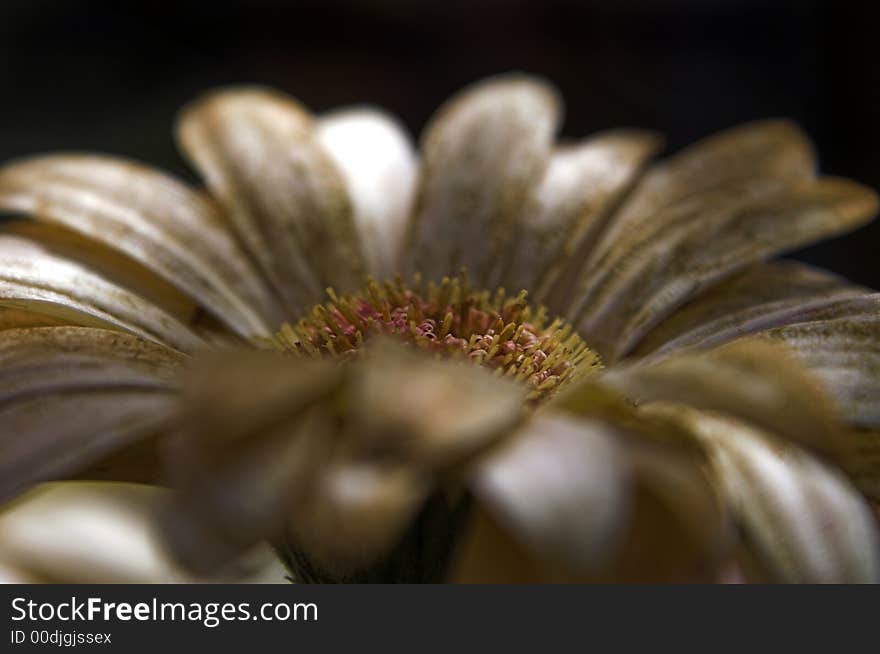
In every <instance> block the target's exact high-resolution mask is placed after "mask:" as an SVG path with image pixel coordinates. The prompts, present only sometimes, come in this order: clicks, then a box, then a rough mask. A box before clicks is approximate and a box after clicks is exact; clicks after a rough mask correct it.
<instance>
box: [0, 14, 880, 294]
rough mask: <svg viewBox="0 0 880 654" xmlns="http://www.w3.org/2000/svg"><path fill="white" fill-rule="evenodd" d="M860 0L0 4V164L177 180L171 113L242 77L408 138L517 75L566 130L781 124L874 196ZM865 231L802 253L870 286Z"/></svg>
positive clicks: (878, 143) (879, 170)
mask: <svg viewBox="0 0 880 654" xmlns="http://www.w3.org/2000/svg"><path fill="white" fill-rule="evenodd" d="M876 4H877V3H868V2H864V3H848V2H818V1H813V2H811V1H809V0H802V1H800V2H792V3H788V2H765V1H760V0H741V1H738V2H737V1H734V0H654V1H644V0H643V1H641V2H638V1H636V0H616V1H614V2H594V1H581V2H578V1H576V0H544V1H537V0H536V1H534V2H528V1H525V0H520V1H517V0H471V1H470V2H467V1H465V0H447V1H446V2H409V1H406V0H349V1H347V2H343V1H341V0H304V1H300V2H282V1H281V0H256V1H251V2H221V1H216V2H206V1H203V2H189V1H186V0H180V1H178V2H176V3H167V4H166V3H151V4H140V3H134V2H121V1H118V0H117V1H113V2H111V1H109V0H108V1H104V2H64V1H55V0H0V89H2V99H0V160H6V159H9V158H13V157H18V156H22V155H26V154H30V153H34V152H40V151H45V150H71V149H74V150H97V151H105V152H112V153H118V154H124V155H127V156H131V157H135V158H137V159H141V160H145V161H148V162H150V163H153V164H155V165H158V166H161V167H164V168H168V169H171V170H172V171H174V172H176V173H178V174H181V175H185V176H187V177H189V178H192V173H191V172H190V171H188V170H187V168H186V167H185V165H184V164H183V162H182V160H181V159H180V157H179V155H178V154H177V152H176V151H175V148H174V145H173V143H172V140H171V136H170V127H171V124H172V121H173V119H174V115H175V112H176V110H177V108H178V107H179V106H180V105H181V104H182V103H184V102H186V101H187V100H189V99H191V98H192V97H193V96H195V95H197V94H198V93H199V92H200V91H203V90H205V89H206V88H208V87H211V86H215V85H221V84H230V83H236V82H258V83H264V84H270V85H273V86H277V87H279V88H281V89H284V90H285V91H288V92H289V93H292V94H293V95H295V96H296V97H298V98H299V99H300V100H301V101H303V102H304V103H305V104H306V105H308V106H309V107H311V108H312V109H314V110H317V111H321V110H326V109H329V108H332V107H335V106H337V105H342V104H351V103H357V102H364V101H369V102H372V103H376V104H379V105H381V106H384V107H385V108H387V109H389V110H391V111H392V112H394V113H396V114H397V115H399V116H400V117H402V119H403V120H404V122H405V123H406V124H407V125H408V126H409V128H410V129H411V130H412V131H413V132H414V133H418V131H419V130H420V129H421V127H422V126H423V125H424V123H425V121H426V119H427V118H428V117H429V115H430V113H431V111H432V110H433V109H434V108H435V107H436V106H437V104H438V103H439V102H441V101H442V100H443V99H444V98H446V97H447V96H448V95H449V94H450V93H452V92H454V91H455V90H456V89H458V88H459V87H461V86H462V85H464V84H466V83H468V82H471V81H473V80H475V79H478V78H480V77H483V76H485V75H488V74H492V73H497V72H502V71H505V70H511V69H518V70H526V71H531V72H535V73H540V74H543V75H545V76H547V77H549V78H551V79H552V80H554V81H555V82H556V84H557V85H558V86H559V87H560V89H561V90H562V92H563V95H564V96H565V99H566V103H567V113H566V123H565V126H564V130H563V134H564V135H565V136H568V137H580V136H583V135H586V134H588V133H590V132H593V131H595V130H598V129H602V128H607V127H615V126H623V125H632V126H641V127H650V128H654V129H658V130H660V131H662V132H664V133H665V134H666V135H667V136H668V144H669V148H670V149H676V148H679V147H681V146H683V145H685V144H687V143H689V142H691V141H693V140H694V139H696V138H699V137H701V136H704V135H706V134H708V133H710V132H713V131H715V130H718V129H721V128H724V127H728V126H730V125H733V124H735V123H738V122H741V121H745V120H749V119H754V118H760V117H767V116H789V117H792V118H794V119H795V120H797V121H798V122H799V123H800V124H801V125H803V126H804V127H805V128H806V129H807V131H808V132H809V133H810V134H811V135H812V137H813V138H814V140H815V141H816V143H817V145H818V148H819V152H820V156H821V167H822V170H823V171H824V172H826V173H830V174H836V175H845V176H847V177H851V178H854V179H856V180H859V181H861V182H863V183H866V184H868V185H870V186H872V187H874V188H880V125H878V120H880V52H878V47H877V45H876V40H875V39H876V34H877V31H878V19H880V10H878V9H877V8H874V7H875V6H876ZM878 243H880V223H878V224H875V225H872V226H869V227H867V228H864V229H862V230H860V231H858V232H856V233H854V234H851V235H849V236H845V237H843V238H840V239H836V240H834V241H831V242H826V243H824V244H822V245H820V246H816V247H813V248H810V249H809V250H806V251H804V252H802V253H800V254H799V255H798V256H799V258H802V259H806V260H808V261H811V262H814V263H817V264H819V265H823V266H826V267H829V268H832V269H835V270H837V271H839V272H841V273H843V274H845V275H847V276H849V277H851V278H852V279H854V280H857V281H860V282H863V283H867V284H870V285H872V286H875V287H880V261H878V260H877V256H876V252H877V249H878V248H877V245H878Z"/></svg>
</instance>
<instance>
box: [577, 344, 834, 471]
mask: <svg viewBox="0 0 880 654" xmlns="http://www.w3.org/2000/svg"><path fill="white" fill-rule="evenodd" d="M599 382H600V383H602V384H604V385H606V386H610V387H612V388H615V389H617V390H618V391H620V392H623V393H625V394H626V395H627V397H629V398H631V399H632V400H634V401H636V402H637V403H640V404H641V403H645V402H655V401H666V402H680V403H684V404H688V405H690V406H694V407H697V408H700V409H705V410H711V411H719V412H723V413H726V414H728V415H732V416H737V417H738V418H740V419H743V420H746V421H748V422H750V423H753V424H755V425H759V426H761V427H763V428H765V429H767V430H768V431H771V432H773V433H777V434H780V435H782V436H784V437H786V438H789V439H791V440H792V441H794V442H797V443H801V444H803V445H806V446H807V447H810V448H813V449H815V450H817V451H819V452H823V453H825V454H829V455H831V456H833V457H835V458H838V459H841V458H842V457H843V456H844V453H845V446H844V444H843V441H842V440H841V435H840V433H839V431H838V429H837V423H836V419H835V418H836V410H835V407H834V405H833V404H832V402H831V401H830V399H829V397H828V395H827V394H826V392H825V389H824V388H823V387H822V385H821V384H820V383H819V381H818V380H816V379H814V378H813V377H812V376H811V375H809V374H808V372H807V370H806V369H805V368H804V367H803V365H802V363H801V362H800V361H798V360H797V359H796V358H795V357H794V356H792V355H790V354H789V353H788V352H787V351H786V350H785V349H784V348H781V347H777V346H773V345H770V344H767V343H764V342H762V341H759V340H755V339H749V340H743V341H739V342H736V343H732V344H730V345H727V346H725V347H722V348H718V349H716V350H710V351H708V352H695V353H682V354H678V355H674V356H671V357H669V358H667V359H664V360H663V361H660V362H658V363H655V364H651V365H641V366H634V367H618V368H612V369H610V370H609V371H608V372H607V373H606V374H604V375H603V376H602V378H601V379H600V380H599ZM577 393H578V391H577V389H573V391H572V394H571V397H570V398H569V399H567V400H565V401H566V402H567V403H569V404H571V403H572V402H575V401H576V398H577Z"/></svg>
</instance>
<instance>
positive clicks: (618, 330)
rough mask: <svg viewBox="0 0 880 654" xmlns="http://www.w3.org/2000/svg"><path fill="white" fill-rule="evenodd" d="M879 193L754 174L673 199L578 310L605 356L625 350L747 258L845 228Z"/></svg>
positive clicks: (863, 217)
mask: <svg viewBox="0 0 880 654" xmlns="http://www.w3.org/2000/svg"><path fill="white" fill-rule="evenodd" d="M876 209H877V198H876V196H875V194H874V193H873V192H872V191H870V190H869V189H867V188H865V187H862V186H859V185H858V184H855V183H853V182H848V181H846V180H840V179H830V178H825V179H821V180H818V181H816V182H814V183H806V184H802V185H797V186H779V185H776V184H774V183H772V182H764V181H757V180H752V181H749V182H747V183H746V184H745V185H744V186H742V187H737V186H735V185H734V186H729V187H726V188H725V189H724V190H723V191H717V192H710V193H707V194H706V195H704V196H701V197H699V198H696V199H694V200H693V201H690V202H687V203H682V204H681V205H678V206H677V207H676V209H675V211H674V212H673V213H677V214H679V218H680V219H679V220H676V221H675V222H674V223H668V224H664V223H663V222H659V221H658V222H656V223H654V224H652V226H651V228H650V229H645V230H644V231H643V232H642V233H640V234H639V236H638V238H637V239H634V240H632V241H631V242H629V243H627V244H626V247H627V250H626V253H625V255H624V256H623V257H622V258H621V259H619V260H617V261H616V262H615V263H614V265H613V268H604V269H603V270H602V271H601V273H600V274H599V277H600V280H601V281H600V282H599V283H598V284H597V285H596V286H595V287H594V291H593V292H592V293H591V294H590V296H589V297H588V298H587V299H586V301H585V303H584V304H582V305H581V307H580V309H579V310H578V311H579V315H578V317H577V318H576V320H577V324H578V326H579V329H581V330H582V332H583V333H584V334H585V336H586V337H588V340H589V342H590V344H591V346H595V347H597V348H598V349H599V351H600V353H603V354H604V355H605V356H606V358H607V359H608V360H611V361H614V360H616V359H619V358H620V357H621V356H624V355H625V354H626V353H628V352H629V351H630V350H632V348H633V347H635V345H636V344H637V343H638V341H639V340H640V339H641V338H642V337H643V336H644V335H645V334H646V333H647V332H648V331H649V330H650V329H651V328H652V327H654V326H655V325H656V324H658V323H659V322H660V321H661V320H662V319H663V318H665V317H666V316H667V315H669V313H670V312H671V311H673V310H674V309H676V308H677V307H679V306H681V305H682V304H683V303H684V302H686V301H687V300H688V299H690V298H691V297H693V296H694V295H695V294H696V293H698V292H699V291H701V290H703V289H704V288H706V287H708V286H709V285H710V284H713V283H716V282H717V281H719V280H720V279H723V278H724V277H725V276H727V275H729V274H730V273H732V272H734V271H735V270H737V269H738V268H742V267H744V266H746V265H748V264H750V263H753V262H756V261H759V260H761V259H765V258H768V257H770V256H772V255H774V254H777V253H780V252H784V251H786V250H791V249H793V248H796V247H801V246H804V245H808V244H810V243H813V242H815V241H817V240H821V239H823V238H827V237H829V236H833V235H835V234H840V233H842V232H845V231H849V230H851V229H854V228H855V227H858V226H859V225H861V224H863V223H865V222H866V221H867V220H869V219H870V218H872V217H873V215H874V213H875V211H876Z"/></svg>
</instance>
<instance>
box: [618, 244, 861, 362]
mask: <svg viewBox="0 0 880 654" xmlns="http://www.w3.org/2000/svg"><path fill="white" fill-rule="evenodd" d="M865 292H866V289H864V288H862V287H859V286H856V285H854V284H852V283H850V282H848V281H847V280H845V279H843V278H842V277H839V276H837V275H834V274H832V273H829V272H826V271H824V270H820V269H818V268H813V267H812V266H807V265H804V264H801V263H796V262H794V261H773V262H769V263H760V264H758V265H755V266H753V267H751V268H749V269H748V270H746V271H744V272H742V273H740V274H737V275H734V276H733V277H731V278H730V279H728V280H725V281H724V282H721V283H720V284H718V285H716V286H713V287H711V288H709V289H708V290H707V291H706V292H704V293H702V294H700V295H699V296H697V297H696V298H694V299H693V300H691V301H690V302H688V303H687V304H686V305H685V306H683V307H682V308H681V309H679V310H678V311H675V312H674V313H673V314H672V315H671V316H669V318H667V319H666V320H664V321H663V322H662V323H660V324H659V325H657V327H655V328H654V329H652V330H651V331H650V332H649V333H648V334H647V335H646V336H645V338H644V339H642V341H641V342H640V343H639V345H638V347H637V348H636V349H635V350H634V351H633V352H632V353H631V354H630V357H631V358H634V359H642V358H651V359H658V358H663V357H665V356H668V355H669V354H670V353H672V352H675V351H677V350H679V349H683V348H688V347H695V346H698V347H707V346H715V345H720V344H723V343H725V342H727V341H730V340H733V339H735V338H739V337H741V336H746V335H749V334H752V333H754V332H756V331H761V330H763V329H767V328H769V327H771V326H778V325H783V324H786V323H787V322H797V321H799V320H800V319H799V316H803V315H806V314H807V313H809V312H814V311H820V310H823V309H825V308H827V307H832V306H835V305H839V304H840V303H841V302H840V301H841V300H844V299H845V298H852V297H855V296H858V295H863V294H864V293H865Z"/></svg>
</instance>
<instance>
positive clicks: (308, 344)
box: [275, 273, 602, 402]
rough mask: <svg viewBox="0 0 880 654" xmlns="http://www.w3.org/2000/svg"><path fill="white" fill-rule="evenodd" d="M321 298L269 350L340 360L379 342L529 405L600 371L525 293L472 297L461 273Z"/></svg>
mask: <svg viewBox="0 0 880 654" xmlns="http://www.w3.org/2000/svg"><path fill="white" fill-rule="evenodd" d="M327 295H328V302H326V303H324V304H318V305H316V306H315V307H313V308H312V310H311V311H310V312H309V313H308V314H307V315H306V316H305V317H304V318H302V319H301V320H300V321H299V322H298V323H296V324H295V325H291V324H288V323H285V324H284V325H283V326H282V328H281V330H280V331H279V332H278V334H277V335H276V337H275V343H276V345H278V346H280V347H281V348H282V349H284V350H285V351H288V352H291V353H293V354H296V355H300V356H310V357H318V356H321V357H327V356H329V357H340V358H348V357H352V356H355V355H356V354H357V353H358V351H359V350H361V349H362V347H363V345H364V343H366V342H367V341H369V340H370V338H372V337H374V336H378V335H383V334H384V335H388V336H391V337H394V338H397V339H400V340H402V341H403V342H405V343H407V344H410V345H413V346H415V347H419V348H422V349H424V350H427V351H429V352H434V353H436V354H438V355H442V356H449V357H462V358H465V359H468V360H470V361H472V362H474V363H476V364H478V365H481V366H484V367H486V368H490V369H492V370H494V371H496V374H498V375H501V376H504V377H508V378H511V379H514V380H517V381H520V382H523V383H526V384H528V385H529V386H530V387H531V391H530V394H529V399H530V400H532V401H536V402H537V401H541V400H544V399H547V398H548V397H550V396H551V395H552V394H553V393H555V392H556V391H557V390H558V389H559V388H560V386H561V385H563V384H565V383H566V382H570V381H571V380H573V379H576V378H578V377H580V376H582V375H584V374H587V373H589V372H593V371H596V370H599V369H600V368H601V366H602V364H601V361H600V359H599V356H598V355H597V354H596V353H595V352H593V351H592V350H591V349H590V348H589V347H587V345H586V343H584V341H583V340H582V339H581V338H580V336H578V335H577V334H576V333H575V332H574V331H573V330H572V328H571V326H570V325H568V324H566V323H564V322H563V321H562V320H560V319H559V318H556V319H554V320H549V319H548V315H547V312H546V310H545V309H544V307H539V308H537V309H534V308H532V307H531V306H529V304H528V303H527V302H526V291H520V292H519V293H518V294H517V295H516V296H509V295H507V293H506V292H505V290H504V289H503V288H499V289H498V290H496V291H495V292H494V293H490V292H489V291H476V290H473V289H471V288H470V286H469V284H468V281H467V277H466V276H465V274H464V273H462V274H461V275H459V276H458V277H454V278H448V277H447V278H444V279H443V281H442V282H441V283H440V284H435V283H433V282H431V283H428V284H423V283H422V281H421V278H420V277H419V276H418V275H416V276H415V277H414V279H413V282H412V284H411V285H409V286H408V285H406V284H405V283H404V282H403V279H402V278H401V277H400V276H397V277H396V278H395V280H394V281H387V282H384V283H382V284H379V283H377V282H376V281H374V280H373V279H370V280H369V282H368V284H367V286H366V288H365V289H364V290H363V291H361V292H358V293H353V294H351V295H346V296H339V295H337V294H336V293H335V292H334V291H333V289H332V288H328V289H327Z"/></svg>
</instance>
